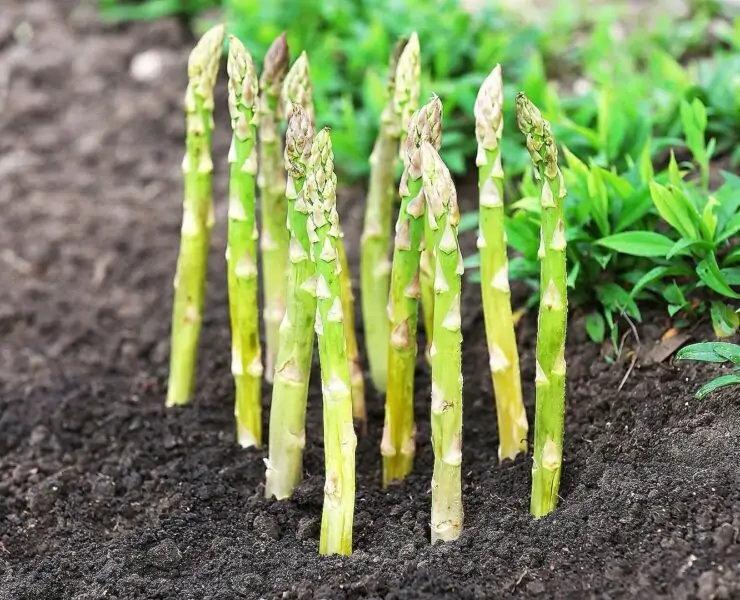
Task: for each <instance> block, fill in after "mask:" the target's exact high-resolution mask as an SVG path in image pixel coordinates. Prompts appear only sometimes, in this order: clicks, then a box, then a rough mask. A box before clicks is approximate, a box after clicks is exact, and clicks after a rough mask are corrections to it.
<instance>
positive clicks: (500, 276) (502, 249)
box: [475, 65, 529, 460]
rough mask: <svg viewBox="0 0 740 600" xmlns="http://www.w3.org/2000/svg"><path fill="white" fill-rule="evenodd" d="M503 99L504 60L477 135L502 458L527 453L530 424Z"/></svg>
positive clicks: (479, 111)
mask: <svg viewBox="0 0 740 600" xmlns="http://www.w3.org/2000/svg"><path fill="white" fill-rule="evenodd" d="M503 104H504V92H503V82H502V80H501V66H500V65H497V66H496V67H495V68H494V69H493V71H492V72H491V74H490V75H489V76H488V78H486V80H485V81H484V82H483V85H482V86H481V88H480V91H479V92H478V97H477V98H476V101H475V137H476V139H477V141H478V155H477V157H476V164H477V165H478V187H479V190H480V196H479V199H480V209H479V210H480V228H479V232H478V249H479V251H480V273H481V296H482V298H483V316H484V319H485V323H486V338H487V340H488V354H489V364H490V368H491V377H492V380H493V388H494V391H495V393H496V413H497V416H498V436H499V447H498V458H499V460H505V459H507V458H510V459H513V458H515V457H516V455H517V454H519V453H520V452H525V453H526V451H527V431H528V430H529V425H528V424H527V413H526V412H525V410H524V401H523V399H522V382H521V376H520V374H519V353H518V351H517V347H516V334H515V332H514V320H513V316H512V311H511V291H510V289H509V267H508V265H509V261H508V258H507V254H506V233H505V231H504V171H503V168H502V166H501V136H502V134H503V130H504V118H503V116H504V115H503Z"/></svg>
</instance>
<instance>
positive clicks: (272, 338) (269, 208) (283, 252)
mask: <svg viewBox="0 0 740 600" xmlns="http://www.w3.org/2000/svg"><path fill="white" fill-rule="evenodd" d="M287 70H288V43H287V41H286V39H285V33H282V34H281V35H280V36H279V37H278V38H277V39H276V40H275V41H274V42H273V43H272V45H271V46H270V48H269V50H268V51H267V54H266V55H265V61H264V66H263V68H262V76H261V77H260V82H259V83H260V103H259V137H260V147H259V155H260V169H259V175H258V178H257V184H258V186H259V190H260V205H261V222H262V238H261V240H260V246H261V249H262V280H263V285H264V289H263V298H264V320H265V343H266V351H265V364H266V367H267V369H266V373H265V378H266V379H267V380H268V381H272V379H273V375H274V371H275V361H276V358H277V352H278V345H279V340H280V322H281V321H282V319H283V315H284V313H285V303H286V286H287V281H288V278H287V276H286V269H287V268H288V243H289V238H288V229H287V228H286V227H285V220H286V219H287V215H288V203H287V202H286V199H285V174H284V172H283V164H282V156H281V150H282V148H281V143H280V136H279V132H278V117H279V114H278V112H279V109H280V93H281V90H282V88H283V80H284V79H285V73H286V71H287Z"/></svg>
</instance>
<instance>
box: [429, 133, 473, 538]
mask: <svg viewBox="0 0 740 600" xmlns="http://www.w3.org/2000/svg"><path fill="white" fill-rule="evenodd" d="M419 158H420V160H421V173H422V181H423V183H422V185H423V190H424V196H426V203H427V206H426V210H427V212H428V215H427V216H428V218H427V223H429V224H430V225H429V229H430V230H431V232H432V237H431V238H428V239H427V243H429V244H431V245H432V247H433V248H434V259H435V263H436V269H435V274H434V326H433V330H432V334H431V338H432V343H431V346H430V351H429V354H430V357H431V362H432V402H431V413H432V417H431V421H432V448H433V450H434V473H433V475H432V519H431V532H432V544H433V543H434V542H436V541H438V540H441V541H445V542H447V541H451V540H456V539H457V538H458V537H459V536H460V532H461V531H462V524H463V505H462V469H461V464H462V413H463V410H462V408H463V397H462V387H463V383H462V349H461V346H462V319H461V315H460V302H461V297H460V295H461V291H462V287H461V278H462V274H463V264H462V253H461V252H460V245H459V243H458V240H457V224H458V223H459V221H460V209H459V207H458V205H457V193H456V191H455V186H454V184H453V183H452V176H451V175H450V172H449V170H448V169H447V166H446V165H445V164H444V162H443V161H442V159H441V158H440V156H439V154H438V153H437V150H436V149H435V148H434V146H433V145H432V144H431V143H429V141H427V140H425V141H423V142H422V144H421V147H420V149H419Z"/></svg>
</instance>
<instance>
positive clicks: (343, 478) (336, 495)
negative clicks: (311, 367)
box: [305, 129, 357, 554]
mask: <svg viewBox="0 0 740 600" xmlns="http://www.w3.org/2000/svg"><path fill="white" fill-rule="evenodd" d="M336 182H337V178H336V176H335V174H334V154H333V153H332V148H331V139H330V137H329V131H328V129H322V130H321V131H320V132H319V133H318V134H316V138H315V139H314V142H313V145H312V146H311V158H310V160H309V170H308V177H307V179H306V184H305V187H306V197H307V198H308V200H309V202H310V209H311V212H310V216H309V219H308V235H309V237H310V238H311V242H312V249H311V258H312V260H313V262H314V264H315V265H316V303H317V310H316V333H317V335H318V342H319V358H320V362H321V383H322V391H323V396H324V402H323V408H324V411H323V412H324V460H325V464H326V483H325V485H324V509H323V514H322V519H321V538H320V540H319V552H320V553H321V554H351V553H352V518H353V515H354V507H355V447H356V445H357V438H356V437H355V429H354V426H353V424H352V388H351V381H350V371H349V362H348V359H347V342H346V338H345V333H344V319H345V318H347V315H344V311H343V309H342V290H341V283H340V278H339V275H340V273H341V263H340V260H339V256H338V250H337V243H338V241H339V239H340V236H341V230H340V227H339V214H338V213H337V205H336V185H337V183H336Z"/></svg>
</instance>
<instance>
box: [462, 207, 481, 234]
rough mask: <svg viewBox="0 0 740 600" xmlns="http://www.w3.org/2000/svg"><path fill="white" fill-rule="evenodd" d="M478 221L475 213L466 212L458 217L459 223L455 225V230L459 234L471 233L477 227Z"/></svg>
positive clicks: (478, 217)
mask: <svg viewBox="0 0 740 600" xmlns="http://www.w3.org/2000/svg"><path fill="white" fill-rule="evenodd" d="M479 221H480V216H479V215H478V213H477V212H472V211H471V212H466V213H463V214H462V215H460V223H458V225H457V230H458V231H459V232H460V233H463V232H465V231H472V230H473V229H475V228H476V227H478V223H479Z"/></svg>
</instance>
